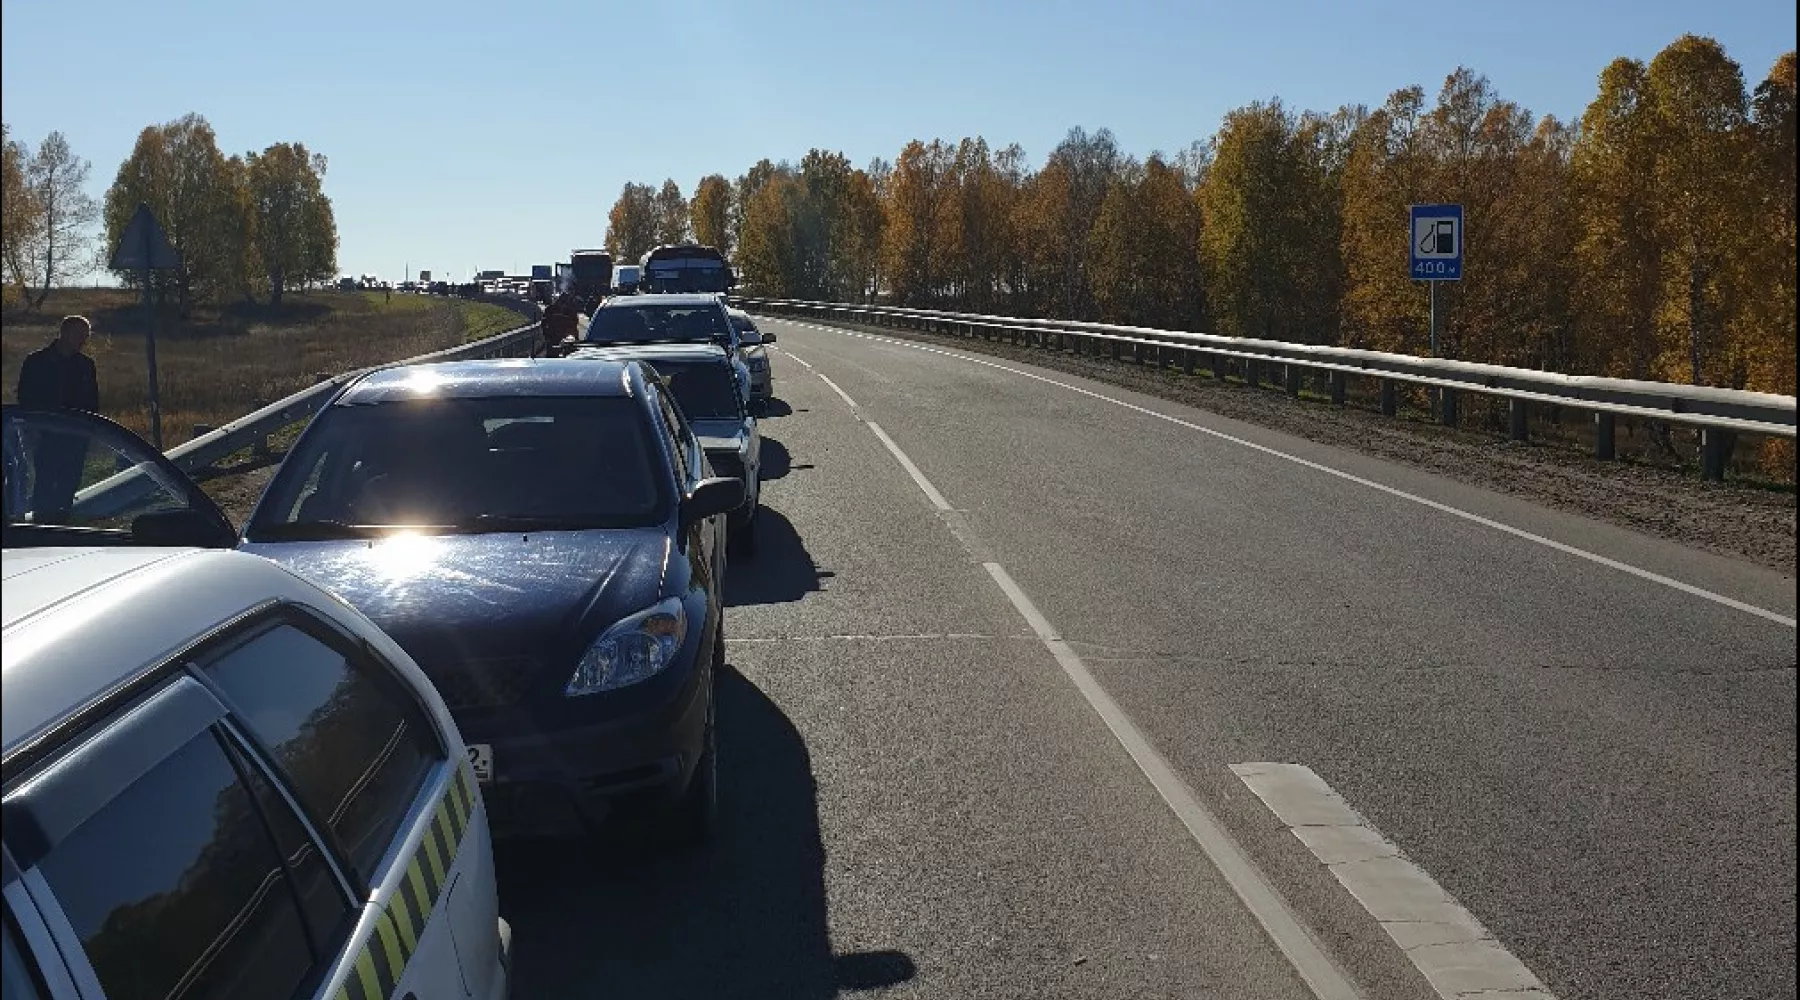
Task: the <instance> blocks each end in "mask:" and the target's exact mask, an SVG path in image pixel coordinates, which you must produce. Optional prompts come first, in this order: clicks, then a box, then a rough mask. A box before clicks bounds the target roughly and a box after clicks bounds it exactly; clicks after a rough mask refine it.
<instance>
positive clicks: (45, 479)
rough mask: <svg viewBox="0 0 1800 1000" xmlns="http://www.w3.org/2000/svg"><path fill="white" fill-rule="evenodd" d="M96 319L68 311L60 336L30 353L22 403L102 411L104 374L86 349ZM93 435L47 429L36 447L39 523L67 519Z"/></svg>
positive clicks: (22, 369)
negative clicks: (98, 371) (101, 399)
mask: <svg viewBox="0 0 1800 1000" xmlns="http://www.w3.org/2000/svg"><path fill="white" fill-rule="evenodd" d="M93 331H94V325H93V324H92V323H90V322H88V320H87V317H85V316H65V317H63V321H62V327H61V329H60V330H59V332H58V333H57V336H56V339H55V340H53V341H51V342H50V343H48V344H45V345H44V346H43V347H41V348H38V349H37V350H35V351H32V352H31V353H30V354H28V355H26V356H25V363H24V364H23V365H21V366H19V394H18V395H19V405H21V406H35V407H46V408H60V409H69V410H85V411H87V412H89V413H98V412H100V379H99V376H98V374H97V373H96V371H95V368H94V359H93V358H90V357H88V356H87V355H86V354H83V353H82V348H84V347H86V346H87V342H88V337H89V336H90V335H91V334H92V333H93ZM87 445H88V439H87V438H86V437H84V436H82V435H79V434H53V433H47V434H44V435H43V436H42V437H40V438H39V439H38V442H37V447H36V448H34V449H33V450H32V472H33V476H32V489H31V509H32V512H33V520H35V521H37V522H38V523H40V524H42V523H55V522H58V521H62V520H66V519H67V517H68V512H69V509H70V508H71V507H73V506H74V505H75V491H76V489H78V488H79V487H80V486H81V471H82V467H83V465H84V464H85V462H86V460H87Z"/></svg>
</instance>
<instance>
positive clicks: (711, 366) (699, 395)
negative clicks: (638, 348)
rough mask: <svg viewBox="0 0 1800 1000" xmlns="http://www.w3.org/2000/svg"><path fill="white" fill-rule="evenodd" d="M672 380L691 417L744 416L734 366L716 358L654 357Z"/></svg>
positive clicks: (677, 399)
mask: <svg viewBox="0 0 1800 1000" xmlns="http://www.w3.org/2000/svg"><path fill="white" fill-rule="evenodd" d="M651 364H652V365H653V366H654V367H655V368H656V370H657V371H658V372H659V373H661V375H662V376H663V378H666V379H668V380H669V387H670V388H671V389H673V390H674V391H675V402H676V403H678V404H680V406H681V412H683V413H685V414H687V418H688V419H689V420H741V419H743V416H744V411H743V408H742V407H743V403H742V398H741V397H740V396H739V395H738V387H737V379H736V377H735V376H734V374H733V373H732V370H731V367H730V366H729V365H726V364H724V363H723V362H717V361H694V362H681V361H653V362H651Z"/></svg>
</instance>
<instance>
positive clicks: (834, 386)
mask: <svg viewBox="0 0 1800 1000" xmlns="http://www.w3.org/2000/svg"><path fill="white" fill-rule="evenodd" d="M813 374H814V375H817V376H819V378H820V380H821V381H823V382H824V383H825V384H826V385H828V386H831V391H832V392H835V393H837V394H838V396H839V397H840V398H842V399H843V401H844V402H845V403H846V404H847V405H849V407H850V409H851V410H853V411H854V410H855V409H856V408H857V407H856V400H854V399H851V398H850V394H849V393H847V392H845V391H844V390H843V389H841V388H839V387H838V384H837V383H836V382H833V381H832V380H831V379H829V378H826V377H825V373H824V372H821V371H815V372H813Z"/></svg>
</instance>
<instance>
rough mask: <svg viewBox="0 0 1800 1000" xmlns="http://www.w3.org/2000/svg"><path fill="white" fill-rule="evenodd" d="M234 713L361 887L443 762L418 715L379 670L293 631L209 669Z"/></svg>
mask: <svg viewBox="0 0 1800 1000" xmlns="http://www.w3.org/2000/svg"><path fill="white" fill-rule="evenodd" d="M202 669H203V671H204V672H205V674H206V675H207V676H208V677H210V678H211V679H212V680H213V682H214V683H216V684H217V685H218V686H219V688H220V690H221V691H223V692H224V695H225V698H226V700H227V701H228V702H229V704H230V706H231V708H232V710H233V712H234V713H235V714H236V715H237V717H238V718H239V719H241V720H242V721H243V723H244V725H245V726H246V727H248V729H249V730H250V733H251V734H252V735H253V736H255V737H256V738H257V739H258V740H259V741H260V742H261V743H262V744H263V746H265V747H267V748H268V750H269V752H270V753H271V754H272V755H273V758H274V760H275V762H276V763H277V764H278V765H279V766H280V768H281V770H282V771H283V772H284V774H285V775H286V777H287V780H288V782H289V783H290V784H291V785H292V787H293V789H294V793H295V794H296V795H297V796H299V798H300V801H301V803H302V804H303V805H304V806H305V808H306V810H307V812H308V813H310V814H311V816H312V818H313V821H314V822H315V823H316V824H318V826H319V827H320V828H321V829H325V830H329V831H330V832H331V834H332V836H334V837H335V839H336V841H337V844H338V846H339V848H340V849H341V850H342V851H343V852H344V856H345V859H346V861H347V862H348V864H349V865H350V867H351V869H352V876H351V877H352V878H353V879H355V880H356V881H357V883H358V885H359V886H360V887H364V888H366V887H367V886H369V885H371V884H373V883H374V882H375V870H376V865H377V863H378V862H379V861H380V859H381V856H382V855H383V854H384V853H386V851H387V849H388V845H389V844H390V843H391V842H392V841H393V839H394V836H395V834H396V832H397V831H398V829H399V826H400V823H401V821H402V820H403V819H404V818H405V815H406V813H407V810H408V809H409V808H411V806H412V803H413V800H414V799H415V798H416V797H417V796H418V793H419V789H420V788H421V787H422V786H423V784H424V782H425V779H426V777H427V776H428V774H429V772H430V769H431V766H432V765H433V764H434V763H435V762H437V761H439V760H442V759H443V756H444V755H443V753H442V752H441V751H440V750H439V748H438V745H437V738H436V736H435V735H433V734H432V733H431V732H430V731H429V730H428V729H427V723H426V721H425V720H424V719H423V718H422V717H421V715H420V713H419V711H418V709H417V707H416V706H415V705H412V704H411V703H410V702H409V701H408V700H407V699H404V698H402V697H398V696H396V694H395V693H394V692H393V691H392V690H391V689H392V688H393V687H394V686H395V685H392V684H388V683H383V682H382V681H379V680H377V679H376V677H375V676H374V675H373V674H374V668H373V667H372V666H371V665H369V664H367V663H365V662H361V657H360V656H358V657H355V658H352V657H351V656H347V655H346V654H345V653H344V652H343V651H341V650H339V649H337V648H335V647H334V646H332V645H328V644H327V643H325V642H324V641H322V640H320V639H319V638H318V637H316V636H313V635H311V634H309V633H308V632H305V631H302V630H301V629H299V628H297V627H295V626H293V625H291V624H281V625H277V626H275V627H274V628H271V629H269V630H267V631H265V632H262V633H259V634H257V635H255V636H253V637H251V638H250V639H248V640H247V641H244V642H242V643H240V644H238V645H237V646H234V647H232V648H230V649H228V650H226V651H224V652H223V653H220V654H218V655H216V656H215V657H213V658H212V659H210V660H209V661H208V662H206V663H204V664H203V665H202Z"/></svg>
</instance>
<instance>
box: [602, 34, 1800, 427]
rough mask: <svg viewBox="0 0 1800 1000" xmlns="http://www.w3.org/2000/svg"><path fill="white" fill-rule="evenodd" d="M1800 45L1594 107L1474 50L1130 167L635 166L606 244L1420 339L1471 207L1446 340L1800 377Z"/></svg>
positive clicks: (927, 295) (1233, 322)
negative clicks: (1749, 71) (1749, 70)
mask: <svg viewBox="0 0 1800 1000" xmlns="http://www.w3.org/2000/svg"><path fill="white" fill-rule="evenodd" d="M1794 155H1795V56H1794V53H1793V52H1788V53H1786V54H1784V55H1782V56H1781V57H1780V58H1779V59H1778V60H1777V61H1776V63H1775V65H1774V66H1773V67H1771V68H1770V69H1769V71H1768V74H1767V76H1766V77H1765V78H1763V79H1762V80H1761V81H1759V82H1758V83H1756V85H1755V86H1753V87H1750V86H1746V83H1745V80H1744V74H1743V71H1742V69H1741V68H1740V67H1739V66H1738V64H1737V63H1735V62H1733V61H1732V60H1731V59H1730V58H1729V57H1728V56H1727V55H1726V53H1725V51H1724V49H1723V48H1722V47H1721V46H1720V45H1719V44H1718V43H1717V42H1715V41H1713V40H1711V39H1708V38H1701V37H1696V36H1693V35H1687V36H1683V37H1682V38H1679V39H1677V40H1676V41H1674V42H1673V43H1671V44H1670V45H1669V46H1668V47H1667V48H1665V49H1663V50H1662V52H1660V53H1658V54H1657V56H1656V57H1655V58H1654V59H1652V60H1651V61H1650V62H1649V63H1648V64H1647V65H1646V64H1645V63H1643V62H1640V61H1637V60H1633V59H1624V58H1621V59H1616V60H1614V61H1613V62H1612V63H1611V64H1609V65H1608V66H1606V67H1605V68H1604V69H1603V70H1602V72H1601V73H1600V75H1599V78H1598V86H1597V93H1596V95H1595V97H1594V99H1593V101H1592V103H1590V104H1589V105H1588V107H1587V109H1586V111H1585V112H1584V113H1583V114H1582V116H1581V118H1580V119H1579V120H1578V121H1573V122H1564V121H1560V120H1558V119H1556V118H1554V117H1552V116H1543V117H1538V116H1535V115H1534V114H1533V113H1532V112H1531V111H1530V110H1528V109H1526V108H1523V107H1520V106H1519V105H1518V104H1516V103H1514V102H1512V101H1509V100H1507V99H1505V98H1504V97H1502V96H1501V94H1500V93H1499V92H1498V90H1497V89H1496V88H1495V87H1494V85H1493V84H1492V83H1490V82H1489V81H1488V79H1487V78H1486V77H1484V76H1482V75H1480V74H1478V73H1476V72H1475V71H1473V70H1469V69H1457V70H1456V71H1455V72H1453V73H1451V74H1450V75H1449V76H1448V77H1447V78H1446V79H1445V80H1444V81H1443V84H1442V86H1441V87H1440V88H1439V89H1438V91H1437V93H1436V95H1435V98H1432V97H1430V96H1429V95H1428V94H1427V92H1426V90H1425V89H1424V88H1423V87H1421V86H1416V85H1415V86H1409V87H1405V88H1403V89H1400V90H1396V91H1394V92H1393V93H1392V94H1391V95H1389V96H1388V98H1387V99H1386V100H1385V101H1384V102H1382V103H1381V104H1380V105H1378V106H1373V107H1371V106H1368V105H1363V104H1350V105H1345V106H1343V107H1340V108H1337V109H1335V110H1332V111H1300V110H1296V109H1292V108H1289V107H1288V106H1286V105H1284V104H1283V103H1282V102H1281V101H1280V100H1279V99H1271V100H1269V101H1262V102H1256V103H1253V104H1250V105H1248V106H1246V107H1241V108H1237V109H1235V110H1232V111H1231V112H1229V113H1227V114H1226V115H1225V117H1224V120H1223V122H1221V124H1220V126H1219V129H1218V131H1217V132H1216V133H1215V134H1214V135H1213V136H1211V137H1209V138H1206V139H1204V140H1201V141H1198V142H1195V143H1193V144H1192V145H1191V146H1190V147H1189V148H1187V149H1185V150H1182V151H1180V152H1178V153H1176V154H1173V155H1167V154H1163V153H1152V154H1150V155H1149V156H1147V157H1144V158H1142V159H1139V158H1137V157H1135V156H1132V155H1130V154H1128V153H1126V152H1125V151H1123V150H1121V149H1120V148H1119V145H1118V143H1117V141H1116V139H1115V138H1114V136H1113V134H1112V133H1111V132H1110V131H1109V130H1107V129H1104V128H1102V129H1099V130H1097V131H1094V132H1091V133H1090V132H1087V131H1085V130H1084V129H1081V128H1075V129H1072V130H1071V131H1070V132H1069V133H1068V135H1067V137H1066V138H1064V139H1063V141H1062V142H1061V143H1059V144H1058V145H1057V146H1056V148H1054V149H1053V150H1051V151H1050V153H1049V155H1048V156H1047V157H1046V158H1045V159H1044V161H1043V162H1042V163H1041V164H1036V165H1034V164H1033V163H1032V162H1031V161H1030V160H1029V158H1028V157H1027V155H1026V153H1025V151H1024V150H1022V149H1020V148H1019V147H1018V146H1017V145H1009V146H1005V147H1002V148H998V149H996V148H994V147H993V146H990V145H989V143H988V142H987V141H986V140H985V139H983V138H980V137H976V138H965V139H961V140H959V141H954V142H953V141H946V140H942V139H932V140H929V141H924V140H914V141H912V142H909V143H907V144H906V145H905V146H904V147H903V148H902V149H901V150H900V152H899V154H898V155H897V156H896V157H895V158H894V160H893V161H891V162H889V161H887V160H884V159H877V160H875V161H873V162H872V163H870V164H869V165H867V166H866V167H856V166H853V165H852V164H851V163H850V162H849V160H848V159H847V158H846V157H845V156H844V155H843V154H841V153H837V152H831V151H828V150H824V149H813V150H811V151H809V152H808V153H807V154H806V155H805V156H803V157H802V158H801V159H800V161H799V162H798V163H797V164H795V163H790V162H786V161H783V162H780V163H774V162H771V161H769V160H763V161H760V162H758V163H756V164H755V165H753V166H751V167H750V168H749V169H748V170H746V171H745V172H744V173H742V174H741V175H739V176H738V177H737V178H736V179H735V180H732V179H729V178H728V177H726V176H725V175H723V174H712V175H709V176H707V177H705V178H702V179H701V180H700V181H699V183H698V184H697V185H696V186H695V189H694V193H693V196H692V197H691V198H688V197H684V195H683V193H682V191H681V188H680V187H679V185H677V184H676V183H675V182H674V181H673V180H667V181H664V182H663V183H662V184H661V185H660V186H652V185H649V184H639V183H630V184H627V185H626V186H625V189H624V191H623V192H622V193H621V195H620V197H619V199H618V201H617V202H616V203H615V205H614V206H613V208H612V211H611V213H610V214H609V216H608V228H607V235H606V245H607V247H608V249H610V250H612V251H613V252H614V254H615V256H616V257H618V258H619V259H621V260H635V259H637V258H638V257H639V256H640V255H641V254H642V253H644V252H645V251H647V250H648V249H650V248H651V247H652V246H654V245H656V244H657V243H662V242H678V241H680V240H683V239H690V238H691V239H695V240H698V241H699V242H703V243H709V244H713V245H715V246H718V247H720V248H721V249H723V250H725V251H726V252H727V253H728V254H729V255H730V256H731V258H732V260H733V262H734V264H735V265H736V266H737V268H738V270H739V272H740V275H741V277H742V279H743V282H744V285H743V288H742V290H743V291H744V292H746V293H747V294H756V295H762V296H767V297H776V298H797V299H819V300H837V301H855V302H867V301H873V300H876V299H879V300H880V301H882V302H887V303H891V304H896V305H906V306H917V307H933V308H945V309H954V310H961V311H969V312H991V313H999V314H1007V315H1022V316H1045V317H1055V318H1066V319H1082V320H1099V321H1105V322H1115V323H1126V324H1136V325H1144V326H1157V327H1166V328H1172V329H1181V330H1193V331H1200V332H1208V333H1219V334H1224V335H1228V336H1242V337H1257V338H1265V339H1272V340H1285V341H1297V342H1303V343H1317V344H1335V345H1341V346H1346V347H1359V348H1367V349H1372V350H1382V351H1397V352H1404V353H1414V354H1423V353H1426V351H1427V349H1428V338H1429V330H1428V293H1427V289H1426V288H1425V285H1424V283H1423V282H1415V281H1413V280H1412V279H1411V277H1410V276H1409V274H1408V272H1407V260H1408V253H1407V233H1408V228H1407V225H1408V224H1407V206H1408V205H1410V204H1415V203H1439V202H1448V203H1460V204H1462V205H1463V206H1464V211H1465V220H1466V231H1467V244H1466V249H1465V260H1466V264H1465V268H1464V278H1463V280H1461V281H1457V282H1443V283H1441V284H1440V287H1439V316H1440V320H1439V323H1440V325H1439V333H1440V349H1439V353H1440V354H1442V355H1444V356H1446V357H1451V358H1458V359H1463V360H1469V361H1481V362H1489V363H1495V364H1503V365H1512V366H1519V367H1526V368H1541V369H1548V370H1554V371H1565V372H1579V373H1584V374H1601V375H1610V376H1616V377H1624V378H1639V379H1659V380H1666V381H1675V382H1684V383H1693V384H1699V385H1711V386H1722V387H1729V388H1740V389H1746V388H1747V389H1754V390H1760V391H1765V392H1775V393H1782V394H1786V395H1792V394H1793V393H1794V384H1795V383H1794V376H1795V323H1796V316H1795V272H1796V260H1795V159H1794Z"/></svg>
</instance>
